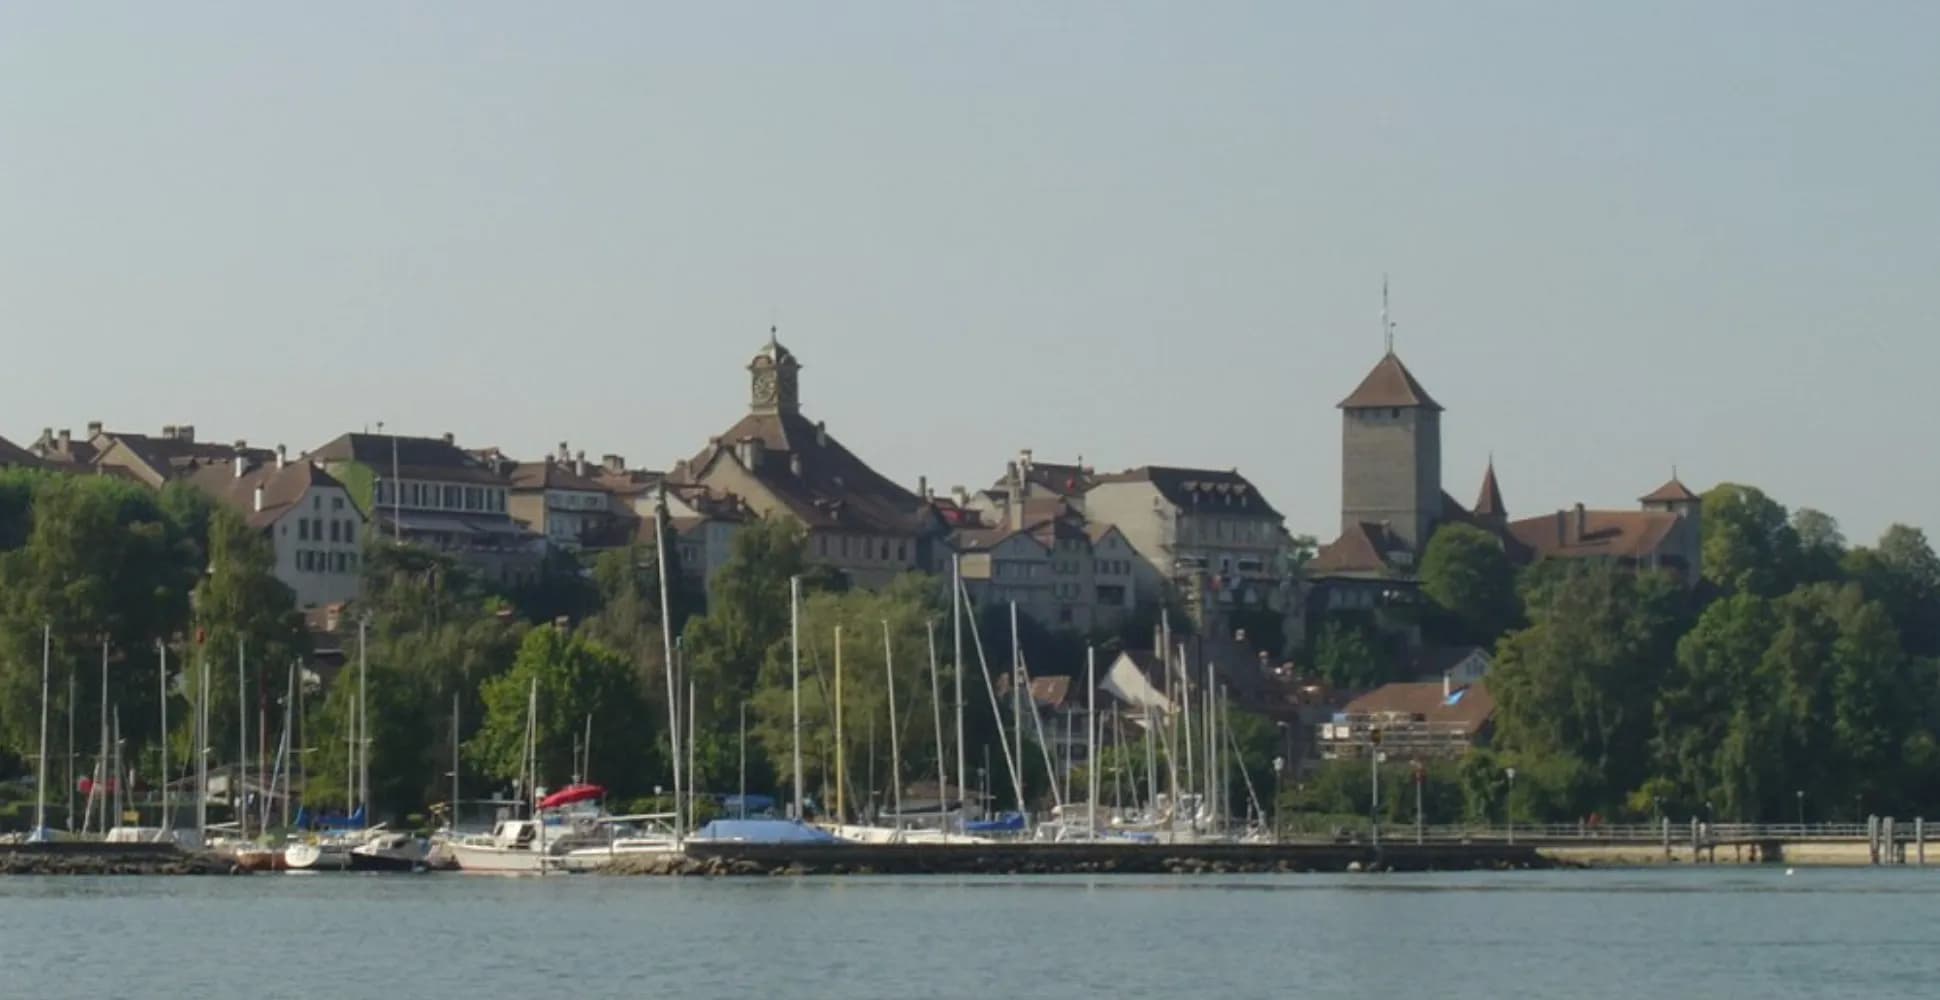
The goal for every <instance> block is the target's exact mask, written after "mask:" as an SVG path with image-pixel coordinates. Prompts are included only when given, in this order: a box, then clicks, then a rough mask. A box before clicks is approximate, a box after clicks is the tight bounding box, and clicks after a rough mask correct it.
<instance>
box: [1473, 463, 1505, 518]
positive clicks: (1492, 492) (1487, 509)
mask: <svg viewBox="0 0 1940 1000" xmlns="http://www.w3.org/2000/svg"><path fill="white" fill-rule="evenodd" d="M1474 514H1475V516H1476V517H1477V518H1478V519H1481V520H1484V521H1488V522H1490V523H1493V524H1503V523H1506V522H1507V521H1508V520H1509V507H1508V505H1507V504H1504V503H1503V502H1502V487H1501V486H1500V485H1498V484H1497V483H1496V481H1495V456H1494V455H1490V456H1489V468H1488V471H1487V472H1484V473H1483V474H1482V492H1481V494H1480V495H1478V496H1477V497H1476V498H1475V510H1474Z"/></svg>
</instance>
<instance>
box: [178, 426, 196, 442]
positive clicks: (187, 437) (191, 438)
mask: <svg viewBox="0 0 1940 1000" xmlns="http://www.w3.org/2000/svg"><path fill="white" fill-rule="evenodd" d="M175 439H176V440H177V441H180V442H182V443H184V444H194V443H195V425H194V424H183V425H181V426H180V427H177V428H175Z"/></svg>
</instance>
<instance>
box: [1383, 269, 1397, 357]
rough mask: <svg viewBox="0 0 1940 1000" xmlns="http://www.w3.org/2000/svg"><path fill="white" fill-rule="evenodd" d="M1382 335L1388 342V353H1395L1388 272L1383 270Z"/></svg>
mask: <svg viewBox="0 0 1940 1000" xmlns="http://www.w3.org/2000/svg"><path fill="white" fill-rule="evenodd" d="M1381 337H1382V339H1383V340H1385V341H1386V342H1387V347H1388V353H1389V354H1393V353H1394V323H1393V322H1391V321H1390V320H1389V319H1388V273H1387V272H1386V271H1383V272H1381Z"/></svg>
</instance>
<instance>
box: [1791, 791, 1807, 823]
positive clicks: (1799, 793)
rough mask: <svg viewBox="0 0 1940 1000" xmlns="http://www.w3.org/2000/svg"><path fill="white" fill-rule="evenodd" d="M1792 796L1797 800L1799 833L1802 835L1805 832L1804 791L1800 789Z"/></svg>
mask: <svg viewBox="0 0 1940 1000" xmlns="http://www.w3.org/2000/svg"><path fill="white" fill-rule="evenodd" d="M1792 794H1793V795H1795V796H1797V797H1798V800H1799V832H1800V833H1803V832H1805V789H1803V788H1801V789H1799V790H1798V791H1796V792H1793V793H1792Z"/></svg>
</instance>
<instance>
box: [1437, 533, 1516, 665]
mask: <svg viewBox="0 0 1940 1000" xmlns="http://www.w3.org/2000/svg"><path fill="white" fill-rule="evenodd" d="M1421 590H1422V593H1423V594H1425V595H1427V597H1428V599H1429V600H1430V601H1432V602H1434V605H1435V607H1436V608H1438V609H1439V610H1440V611H1441V612H1442V613H1443V615H1445V616H1446V617H1447V618H1449V619H1450V620H1451V621H1452V623H1453V626H1454V627H1453V628H1452V629H1451V630H1450V632H1451V633H1452V634H1450V635H1447V636H1445V638H1447V639H1450V640H1454V641H1464V642H1472V643H1480V644H1482V645H1493V644H1494V642H1495V640H1496V639H1497V638H1498V637H1499V636H1501V635H1502V634H1503V633H1504V632H1506V631H1508V630H1509V629H1510V628H1512V627H1514V626H1515V625H1516V623H1517V620H1518V619H1519V618H1521V616H1522V609H1521V606H1520V601H1519V600H1518V599H1517V596H1516V571H1515V568H1514V567H1512V566H1510V565H1509V557H1508V555H1507V554H1506V553H1505V552H1503V550H1502V541H1501V540H1500V539H1498V538H1497V537H1496V536H1494V535H1492V534H1490V533H1488V532H1486V531H1483V530H1482V529H1481V528H1477V527H1474V526H1472V525H1467V524H1459V523H1450V524H1445V525H1442V526H1441V527H1440V528H1439V529H1437V530H1436V531H1435V534H1434V537H1433V538H1430V539H1429V541H1428V550H1427V552H1426V553H1425V554H1424V555H1423V556H1422V560H1421Z"/></svg>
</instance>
